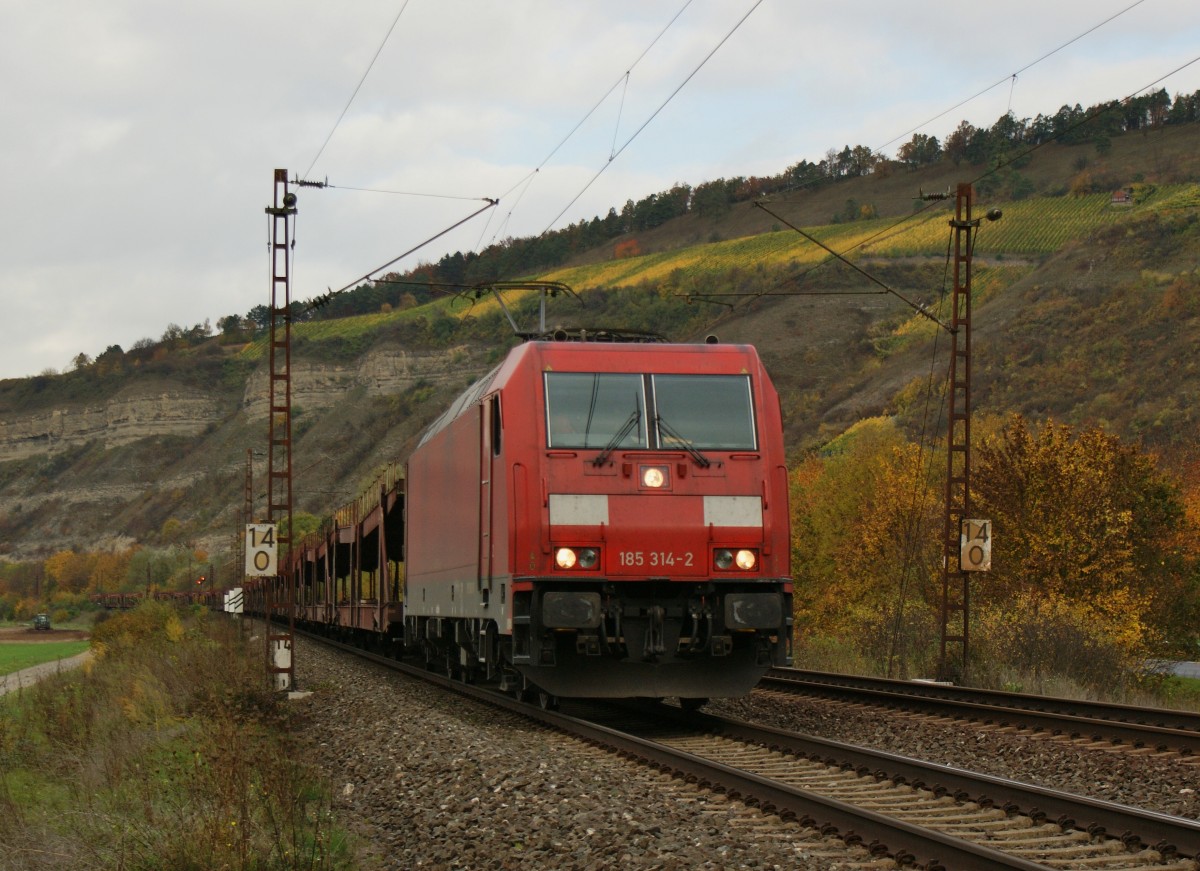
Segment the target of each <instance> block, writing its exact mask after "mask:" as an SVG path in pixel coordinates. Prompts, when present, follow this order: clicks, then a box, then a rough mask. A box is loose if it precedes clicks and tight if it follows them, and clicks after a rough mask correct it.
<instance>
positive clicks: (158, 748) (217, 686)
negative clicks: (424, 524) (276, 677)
mask: <svg viewBox="0 0 1200 871" xmlns="http://www.w3.org/2000/svg"><path fill="white" fill-rule="evenodd" d="M92 642H93V649H94V651H95V653H96V656H95V658H94V660H93V661H92V662H91V663H89V664H88V665H87V666H86V667H85V668H84V669H82V670H76V671H73V672H67V673H63V674H59V675H55V676H53V677H51V678H49V679H47V680H45V681H42V682H40V683H38V684H36V685H35V686H33V687H32V688H29V689H23V690H21V691H19V692H16V693H11V694H9V695H8V696H5V697H3V698H2V699H0V869H2V871H8V869H18V868H20V869H42V868H67V867H69V868H75V869H122V871H141V869H146V871H149V869H161V868H171V869H176V871H190V869H196V871H199V869H214V868H221V869H231V871H232V869H238V871H250V869H253V871H273V869H289V871H290V869H338V871H340V869H348V868H351V867H352V858H351V850H350V845H349V843H348V840H347V837H346V835H345V833H344V832H342V831H340V830H339V829H338V828H337V827H336V826H335V823H334V819H333V816H332V812H331V805H330V790H329V788H328V785H327V784H326V783H324V782H323V781H322V779H321V778H320V777H319V775H317V774H316V773H315V772H314V771H313V770H311V769H310V768H308V767H307V766H306V765H305V764H304V763H303V761H302V760H301V758H300V752H299V750H298V748H297V746H295V744H294V741H293V738H292V737H291V736H293V735H295V734H298V733H299V732H300V724H299V723H298V722H297V720H296V718H297V717H299V716H302V715H300V714H297V713H296V712H295V711H294V710H293V709H291V708H289V707H288V705H287V702H286V701H283V700H282V699H281V698H280V697H279V695H278V694H276V693H273V692H271V691H269V690H268V689H267V688H266V681H265V676H264V673H263V672H264V670H263V648H262V640H261V638H259V639H257V640H256V641H253V642H251V641H250V640H249V639H247V638H244V637H242V636H241V635H240V634H239V632H238V630H237V627H236V626H234V625H231V624H230V622H228V621H227V620H226V619H225V618H224V617H223V616H210V615H209V614H207V612H204V611H200V610H196V611H187V612H181V611H178V610H176V609H175V608H173V607H172V606H169V605H166V604H165V603H158V602H148V603H144V604H143V605H142V606H140V607H139V608H138V609H136V610H134V611H131V612H128V613H125V614H120V615H116V616H114V617H112V618H110V619H109V620H106V621H105V622H103V623H100V624H98V625H97V626H96V628H95V631H94V632H93V636H92Z"/></svg>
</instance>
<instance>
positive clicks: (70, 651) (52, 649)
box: [0, 641, 91, 675]
mask: <svg viewBox="0 0 1200 871" xmlns="http://www.w3.org/2000/svg"><path fill="white" fill-rule="evenodd" d="M90 646H91V645H90V644H89V642H87V641H45V642H42V643H40V644H0V675H5V674H12V673H13V672H14V671H20V670H21V669H23V668H30V667H31V666H34V665H41V664H42V663H43V662H54V661H56V660H59V659H68V658H69V657H72V656H74V655H75V654H77V653H83V652H84V651H85V650H87V649H88V647H90Z"/></svg>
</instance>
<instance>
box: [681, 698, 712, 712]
mask: <svg viewBox="0 0 1200 871" xmlns="http://www.w3.org/2000/svg"><path fill="white" fill-rule="evenodd" d="M707 704H708V699H680V700H679V707H681V708H683V709H684V710H685V711H687V712H688V713H689V714H690V713H692V712H693V711H698V710H700V709H701V708H703V707H704V706H705V705H707Z"/></svg>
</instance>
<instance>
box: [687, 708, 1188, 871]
mask: <svg viewBox="0 0 1200 871" xmlns="http://www.w3.org/2000/svg"><path fill="white" fill-rule="evenodd" d="M672 716H674V717H676V718H677V719H678V722H680V723H683V724H690V725H691V726H692V727H693V728H696V727H704V728H708V729H710V730H712V731H713V732H714V733H716V734H719V735H722V736H725V737H730V738H735V739H737V740H739V741H745V742H747V743H756V744H761V745H762V746H766V747H771V748H772V749H779V750H785V751H787V752H790V753H795V754H797V755H803V756H807V757H808V758H810V759H816V760H820V761H823V762H825V763H826V764H829V765H837V766H842V767H851V768H854V769H855V770H857V771H859V772H860V773H866V774H873V775H874V776H876V777H887V778H889V779H891V780H895V781H897V782H901V783H908V784H909V785H911V786H914V787H923V788H926V789H931V790H933V791H935V792H941V793H946V794H949V795H953V796H956V797H963V798H965V799H969V800H971V801H975V802H977V803H980V804H985V803H986V804H991V805H993V806H996V807H1001V808H1004V809H1006V810H1009V811H1014V812H1015V811H1019V812H1021V813H1024V814H1026V815H1027V816H1029V817H1031V818H1033V819H1035V820H1037V819H1041V818H1045V819H1050V820H1053V821H1054V822H1056V823H1058V824H1059V825H1061V826H1063V827H1064V828H1078V829H1083V830H1085V831H1087V832H1089V833H1091V834H1094V835H1095V834H1101V833H1105V834H1107V835H1109V836H1112V837H1117V838H1119V839H1120V840H1122V841H1123V842H1125V843H1126V844H1130V843H1132V842H1133V841H1134V839H1136V840H1137V841H1139V842H1141V843H1142V844H1144V845H1147V846H1152V847H1154V848H1156V849H1158V850H1160V851H1164V852H1168V853H1170V852H1177V853H1180V854H1182V855H1184V856H1190V857H1200V822H1197V821H1196V820H1190V819H1186V818H1184V817H1175V816H1171V815H1170V814H1162V813H1158V812H1156V811H1148V810H1143V809H1141V808H1135V807H1130V806H1128V805H1122V804H1117V803H1115V802H1108V801H1103V800H1102V799H1094V798H1088V797H1086V796H1079V795H1075V794H1073V793H1069V792H1060V791H1058V790H1054V789H1048V788H1046V787H1041V786H1035V785H1033V784H1028V783H1022V782H1020V781H1017V780H1008V779H1006V778H1002V777H994V776H992V775H988V774H976V773H973V772H969V771H966V770H964V769H960V768H954V767H951V766H948V765H941V764H939V763H936V762H925V761H922V760H917V759H911V758H909V757H905V756H898V755H896V754H894V753H886V752H884V751H881V750H871V749H868V748H865V747H858V746H855V745H853V744H842V743H839V742H836V741H828V740H826V739H823V738H816V737H812V736H809V735H801V734H799V733H795V732H788V731H784V730H782V729H775V728H773V727H769V726H755V725H751V724H749V723H744V722H742V721H740V720H732V719H727V718H724V717H715V716H712V715H709V714H682V713H681V714H678V715H676V714H673V715H672Z"/></svg>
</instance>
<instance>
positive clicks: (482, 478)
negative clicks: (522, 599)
mask: <svg viewBox="0 0 1200 871" xmlns="http://www.w3.org/2000/svg"><path fill="white" fill-rule="evenodd" d="M481 411H482V412H483V413H482V414H481V415H480V416H479V429H480V433H479V589H480V591H483V590H486V589H488V588H490V587H491V584H492V560H493V558H494V556H495V547H494V546H493V543H492V502H493V490H494V487H493V486H492V482H493V481H494V480H495V477H494V476H495V473H496V466H497V459H498V455H499V453H500V396H499V394H496V393H493V394H492V395H491V396H488V397H485V398H484V400H483V403H482V407H481ZM483 596H484V601H487V599H488V598H489V596H488V594H486V593H484V594H483Z"/></svg>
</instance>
